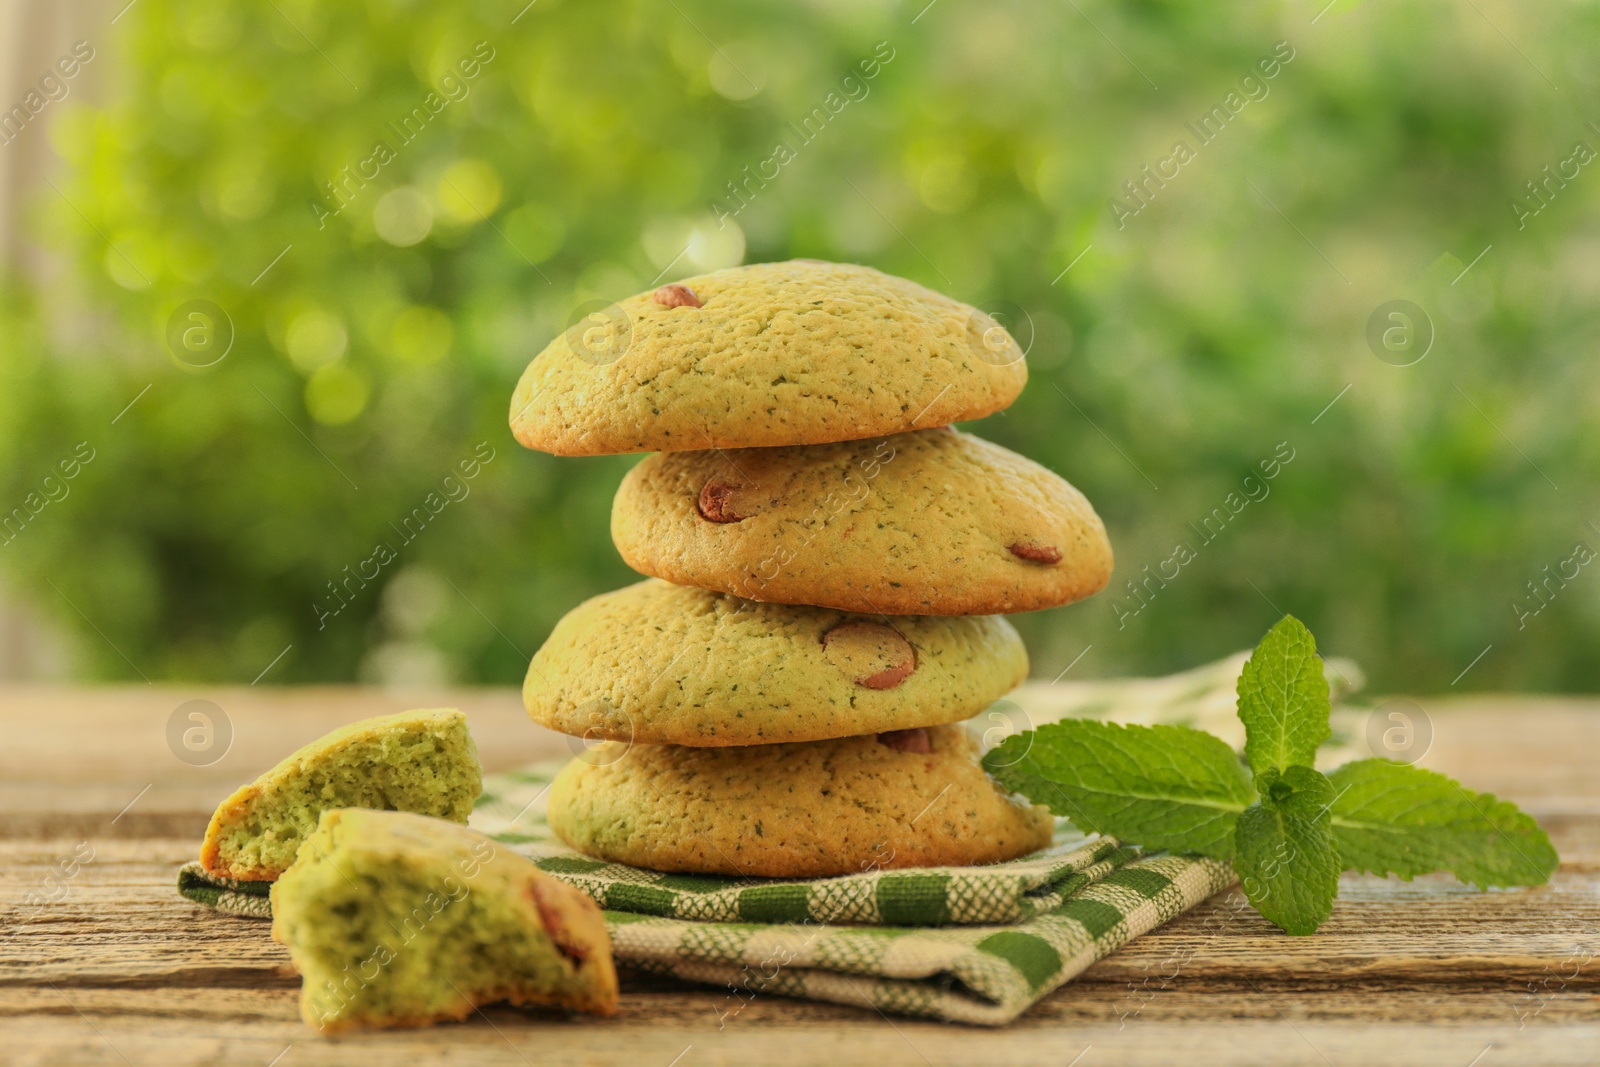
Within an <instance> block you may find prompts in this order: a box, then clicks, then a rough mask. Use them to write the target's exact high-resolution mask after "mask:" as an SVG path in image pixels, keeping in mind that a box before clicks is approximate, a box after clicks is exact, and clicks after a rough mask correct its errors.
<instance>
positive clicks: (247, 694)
mask: <svg viewBox="0 0 1600 1067" xmlns="http://www.w3.org/2000/svg"><path fill="white" fill-rule="evenodd" d="M193 699H207V700H211V701H213V702H214V703H215V704H217V705H218V706H220V707H221V708H222V709H224V710H225V712H226V714H227V717H228V719H229V720H230V721H231V723H232V726H233V731H234V738H233V741H232V745H231V748H229V750H228V752H227V754H226V755H225V756H223V757H222V758H221V759H219V760H217V761H216V762H214V763H212V764H210V765H209V766H191V765H189V764H187V763H184V762H182V761H180V760H179V759H177V758H176V757H175V756H174V755H173V754H172V752H171V751H170V750H169V748H168V743H167V722H168V719H169V717H170V716H171V714H172V713H173V711H174V709H175V708H177V707H178V706H179V705H180V704H182V703H184V702H185V701H188V700H193ZM1424 704H1425V705H1426V706H1427V707H1428V709H1429V711H1430V713H1431V715H1432V718H1433V723H1434V742H1433V748H1432V751H1431V752H1430V753H1429V755H1428V757H1427V759H1426V760H1425V761H1424V765H1426V766H1429V767H1432V768H1434V769H1437V770H1441V771H1444V772H1446V773H1449V774H1453V775H1456V776H1458V777H1460V778H1462V779H1463V780H1465V781H1466V782H1468V783H1470V784H1471V785H1473V786H1474V787H1476V788H1479V789H1485V790H1491V791H1493V792H1495V793H1498V794H1501V795H1503V796H1506V797H1509V798H1511V799H1513V800H1515V801H1517V802H1518V803H1519V804H1521V805H1523V806H1524V807H1525V808H1526V809H1528V810H1529V811H1531V812H1532V813H1533V814H1535V815H1536V816H1537V817H1538V818H1539V819H1540V820H1541V821H1542V822H1543V823H1544V825H1545V827H1546V828H1548V830H1549V831H1550V834H1551V836H1552V837H1553V838H1554V840H1555V843H1556V847H1557V848H1558V849H1559V850H1560V851H1561V855H1562V860H1563V863H1562V865H1561V870H1560V872H1559V873H1558V874H1557V875H1556V877H1555V879H1554V880H1553V881H1552V882H1551V884H1550V885H1549V886H1547V887H1544V888H1542V889H1537V890H1522V891H1513V892H1491V893H1480V892H1475V891H1473V890H1470V889H1467V888H1465V887H1463V886H1460V885H1458V884H1456V883H1455V882H1454V881H1452V880H1451V879H1449V878H1446V877H1430V878H1424V879H1419V880H1418V881H1416V882H1414V883H1409V884H1408V883H1403V882H1399V881H1394V880H1384V879H1379V878H1371V877H1353V876H1349V875H1347V876H1346V877H1345V879H1344V882H1343V884H1342V886H1341V892H1340V897H1339V901H1338V903H1337V905H1336V906H1335V909H1334V913H1333V919H1332V921H1330V922H1329V923H1328V924H1327V925H1326V926H1325V927H1324V928H1323V932H1321V933H1319V934H1318V935H1317V936H1315V937H1310V938H1291V937H1286V936H1284V935H1282V934H1279V933H1278V932H1277V931H1276V930H1274V929H1273V928H1272V927H1270V926H1269V925H1268V924H1267V923H1266V922H1264V921H1263V920H1261V919H1260V918H1259V917H1257V916H1255V915H1254V913H1252V912H1250V911H1249V910H1248V909H1240V908H1239V907H1238V904H1239V898H1238V897H1237V895H1236V892H1237V891H1235V892H1233V893H1224V894H1222V895H1220V896H1218V897H1216V898H1214V899H1213V900H1212V901H1211V902H1210V903H1209V904H1207V905H1204V906H1202V907H1201V908H1198V909H1196V910H1195V911H1193V912H1191V913H1189V914H1188V915H1186V916H1184V917H1182V918H1181V919H1179V920H1177V921H1175V922H1173V923H1171V924H1170V925H1168V926H1166V927H1165V928H1163V929H1161V930H1159V931H1157V932H1155V933H1154V934H1151V935H1149V936H1146V937H1144V938H1141V939H1139V940H1137V941H1136V942H1134V943H1133V944H1132V945H1130V946H1128V947H1127V948H1125V949H1123V950H1122V951H1121V952H1119V953H1117V954H1116V955H1114V956H1112V957H1111V958H1109V959H1107V960H1103V961H1102V962H1100V963H1099V964H1097V965H1096V966H1094V967H1093V968H1091V969H1090V970H1089V971H1088V972H1087V973H1086V974H1084V975H1083V976H1082V977H1081V978H1079V979H1078V980H1077V981H1076V982H1073V983H1070V984H1068V985H1067V986H1065V987H1063V988H1062V989H1060V990H1059V991H1057V992H1056V993H1055V994H1054V995H1052V996H1050V997H1048V998H1047V999H1045V1000H1044V1001H1043V1002H1042V1003H1041V1004H1039V1005H1038V1006H1037V1007H1035V1008H1034V1009H1033V1010H1032V1011H1031V1012H1029V1013H1028V1014H1027V1015H1026V1016H1025V1017H1024V1018H1023V1019H1022V1020H1021V1021H1020V1022H1018V1023H1017V1024H1016V1025H1014V1026H1012V1027H1009V1028H1007V1029H1005V1030H998V1031H994V1030H986V1029H978V1028H972V1027H962V1026H947V1025H940V1024H936V1023H926V1022H916V1021H911V1020H908V1019H902V1018H885V1017H883V1016H881V1015H879V1014H877V1013H875V1012H871V1011H864V1010H857V1009H850V1008H843V1007H835V1006H831V1005H822V1004H811V1003H804V1002H798V1001H792V1000H785V999H781V998H777V997H760V998H757V999H756V1000H755V1001H753V1002H752V1003H751V1004H750V1005H749V1006H748V1007H746V1008H745V1009H744V1010H743V1012H742V1013H740V1014H739V1015H738V1016H737V1017H736V1018H734V1019H732V1020H731V1021H730V1022H728V1024H727V1025H726V1027H725V1028H720V1029H719V1026H718V1014H719V1012H720V1011H721V1010H722V1009H723V1007H724V1006H725V1002H726V990H718V989H714V988H702V987H694V986H688V985H677V984H672V983H667V982H664V981H661V980H657V979H648V978H630V979H628V980H627V981H626V982H625V985H624V996H623V1000H622V1007H621V1011H620V1013H619V1014H618V1015H617V1016H616V1017H615V1018H612V1019H609V1020H602V1021H596V1020H590V1019H572V1018H565V1017H562V1016H560V1015H557V1014H552V1013H541V1012H533V1011H528V1012H523V1011H515V1010H509V1009H491V1010H490V1011H488V1013H487V1018H476V1019H475V1020H474V1021H472V1022H469V1023H466V1024H462V1025H451V1026H443V1027H435V1028H433V1029H431V1030H425V1031H412V1032H390V1033H379V1034H371V1035H362V1036H355V1037H346V1038H340V1039H325V1038H320V1037H317V1036H316V1035H315V1034H314V1033H313V1032H312V1031H311V1030H309V1029H308V1028H306V1027H305V1026H303V1025H302V1024H301V1023H300V1021H299V1019H298V1016H297V1014H296V1003H295V1002H296V995H297V991H298V988H299V980H298V978H297V977H296V976H295V974H294V972H293V970H292V969H291V968H290V967H289V961H288V956H287V954H286V952H285V951H284V950H283V949H282V948H281V947H280V946H278V945H275V944H273V942H272V941H271V940H270V939H269V937H268V932H267V926H266V924H264V923H262V922H260V921H255V920H245V919H234V918H226V917H219V916H216V915H212V914H207V913H204V912H203V911H202V910H201V909H199V908H197V907H195V906H193V905H191V904H189V903H187V902H185V901H184V900H182V899H180V898H179V897H178V896H177V895H176V893H175V892H174V890H173V880H174V879H173V872H174V868H175V867H176V866H177V865H178V864H179V863H181V862H183V861H184V860H187V859H189V858H190V857H192V856H193V855H194V854H195V849H196V844H197V842H198V840H199V838H200V835H201V833H202V831H203V829H204V827H205V823H206V818H207V816H208V815H209V813H210V811H211V809H212V807H213V806H214V805H215V804H216V803H217V801H218V800H220V799H221V798H222V797H223V796H224V795H225V794H226V793H227V792H228V791H229V790H231V789H232V788H233V787H234V786H235V785H236V784H238V783H239V782H241V781H244V780H247V779H249V778H251V777H253V776H254V775H255V774H257V773H259V772H260V771H261V770H262V769H264V768H266V767H267V766H269V765H271V764H272V763H273V762H275V761H276V760H278V759H279V758H281V757H282V756H284V755H285V754H287V753H288V752H289V751H291V750H292V749H293V748H295V747H297V746H298V745H299V744H301V743H302V742H304V741H306V740H309V739H311V738H313V737H316V736H318V735H320V734H321V733H323V732H325V731H326V730H328V729H330V728H332V727H333V726H335V725H338V724H341V723H344V722H348V721H350V720H353V719H356V718H360V717H363V716H366V715H372V714H379V713H383V712H387V711H396V710H400V709H402V708H405V707H416V706H441V705H453V706H458V707H461V708H462V709H463V710H465V711H466V712H467V714H468V716H469V719H470V722H471V724H472V729H473V733H474V735H475V736H476V737H477V739H478V745H479V749H480V751H481V753H482V756H483V760H484V763H485V766H486V767H487V769H488V770H491V771H494V770H501V769H505V768H508V767H512V766H514V765H517V764H519V763H523V762H526V761H530V760H534V759H539V758H545V757H548V756H550V755H552V754H560V753H563V752H565V751H566V748H565V741H564V739H563V738H560V737H559V736H557V735H554V734H550V733H548V732H546V731H543V730H540V729H538V728H536V727H533V726H531V725H530V724H529V723H528V721H527V719H526V716H525V715H524V714H523V712H522V710H521V708H520V706H519V704H518V702H517V699H516V695H515V694H514V693H512V692H510V691H502V690H470V691H457V692H451V693H446V694H431V695H430V694H415V693H407V694H397V693H396V694H385V693H381V692H377V691H374V690H366V689H334V688H328V689H299V690H276V691H275V690H268V689H218V690H179V689H160V688H153V687H140V688H130V689H97V690H85V689H47V688H11V689H0V731H3V743H0V768H3V775H0V782H3V784H0V827H3V828H0V858H3V868H0V870H3V873H0V904H3V905H4V907H5V908H6V911H5V912H4V919H3V922H4V928H3V930H0V1013H3V1017H4V1031H3V1034H4V1036H3V1038H0V1062H3V1063H41V1064H44V1063H48V1064H58V1063H84V1064H88V1063H94V1064H100V1063H104V1064H139V1065H143V1064H160V1065H162V1067H178V1065H180V1064H190V1063H195V1064H200V1063H208V1064H209V1063H219V1062H224V1061H225V1062H227V1063H229V1064H248V1065H260V1067H266V1065H268V1064H277V1065H280V1067H306V1065H309V1064H314V1063H333V1062H340V1063H363V1064H371V1063H384V1064H412V1063H446V1062H449V1063H461V1062H474V1063H478V1062H481V1063H496V1064H511V1065H521V1064H541V1065H542V1064H547V1063H548V1064H558V1063H575V1064H576V1063H583V1064H588V1063H626V1064H629V1065H637V1067H669V1065H673V1067H690V1065H692V1064H707V1063H730V1064H738V1065H741V1067H745V1065H749V1067H756V1065H760V1067H776V1065H781V1064H791V1063H796V1064H798V1063H819V1062H826V1063H831V1064H841V1065H842V1064H858V1063H871V1064H874V1065H882V1067H887V1065H890V1064H902V1063H903V1064H913V1065H917V1064H924V1063H926V1064H934V1063H941V1064H942V1063H956V1064H964V1065H965V1064H999V1065H1005V1067H1013V1065H1018V1064H1024V1063H1034V1062H1038V1063H1052V1064H1067V1063H1076V1064H1079V1065H1081V1067H1096V1065H1102V1064H1147V1063H1149V1064H1164V1065H1171V1064H1184V1065H1188V1064H1195V1063H1237V1064H1257V1063H1259V1064H1271V1065H1274V1067H1278V1065H1283V1064H1298V1063H1306V1064H1329V1065H1341V1067H1342V1065H1345V1064H1350V1065H1357V1064H1361V1065H1365V1064H1377V1063H1389V1064H1427V1065H1429V1067H1435V1065H1445V1067H1468V1065H1469V1064H1470V1065H1474V1067H1500V1065H1502V1064H1533V1063H1559V1064H1579V1063H1600V1004H1597V1002H1596V990H1597V988H1600V981H1597V977H1596V976H1597V975H1600V822H1597V820H1596V816H1597V815H1600V775H1597V774H1596V772H1595V769H1594V761H1595V757H1596V755H1600V701H1594V700H1575V699H1538V698H1528V697H1499V698H1473V699H1468V700H1458V701H1453V702H1449V703H1436V704H1430V703H1428V702H1424ZM90 849H92V851H93V858H92V859H89V860H88V861H87V862H80V863H79V866H80V867H81V869H80V870H79V871H78V873H77V874H76V875H74V876H71V877H65V876H63V875H62V873H61V870H62V869H61V867H60V864H61V863H62V862H63V861H68V868H67V869H69V870H70V869H71V862H70V861H72V860H73V859H74V857H76V858H77V859H78V860H80V861H81V860H82V859H83V858H84V856H86V854H87V852H88V850H90ZM30 893H33V894H38V895H42V896H44V897H45V898H47V899H46V901H45V903H43V904H42V905H41V906H36V907H30V906H24V905H23V904H22V902H23V901H24V900H25V899H31V900H33V901H35V902H36V903H37V901H38V900H39V896H33V897H30V896H29V894H30ZM1185 957H1188V958H1187V962H1185V963H1184V964H1183V965H1182V966H1181V967H1179V966H1176V965H1175V964H1174V961H1175V960H1177V959H1182V958H1185ZM1074 1057H1080V1058H1079V1059H1077V1060H1074V1059H1073V1058H1074Z"/></svg>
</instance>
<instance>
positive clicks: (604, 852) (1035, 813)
mask: <svg viewBox="0 0 1600 1067" xmlns="http://www.w3.org/2000/svg"><path fill="white" fill-rule="evenodd" d="M978 755H979V753H978V746H977V743H976V742H975V741H974V739H973V738H972V736H971V734H969V733H968V732H967V730H966V728H965V727H963V726H959V725H952V726H930V727H926V728H920V729H916V730H907V731H901V732H897V733H889V734H879V735H868V736H865V737H847V738H839V739H836V740H832V741H811V742H805V743H800V744H787V745H752V746H748V747H743V748H687V747H683V746H680V745H634V746H633V747H632V748H628V747H626V746H624V745H622V744H620V743H618V742H606V743H605V744H603V745H600V746H598V747H597V748H595V749H593V750H591V751H590V752H589V753H588V754H587V756H586V757H585V758H583V759H578V760H574V761H573V762H572V763H569V764H568V765H567V766H566V768H565V769H563V770H562V772H561V773H560V774H559V775H557V776H556V780H555V782H554V784H552V785H551V787H550V800H549V811H548V818H549V821H550V828H551V829H552V830H554V831H555V833H556V834H557V835H558V836H559V837H560V838H561V839H562V840H564V841H566V842H567V844H569V845H571V846H572V847H573V848H575V849H577V850H578V851H580V852H584V853H587V854H588V855H591V856H595V857H597V858H599V859H603V860H610V861H613V862H617V863H627V864H632V865H634V866H639V867H649V868H653V869H655V870H659V871H692V872H697V873H702V874H727V875H751V876H761V877H767V878H817V877H827V876H832V875H841V874H854V873H857V872H860V871H866V870H872V869H874V868H898V867H939V866H968V865H972V864H979V863H998V862H1000V861H1001V860H1008V859H1014V858H1015V857H1017V856H1022V855H1026V854H1027V853H1029V852H1033V851H1035V850H1037V849H1041V848H1044V847H1046V846H1047V845H1049V844H1050V839H1051V832H1052V828H1053V826H1054V820H1053V819H1052V818H1051V816H1050V813H1049V812H1048V811H1047V810H1046V809H1044V808H1042V807H1039V806H1037V805H1033V804H1030V803H1028V802H1027V801H1026V800H1024V799H1023V798H1021V797H1019V796H1014V795H1011V794H1008V793H1006V792H1005V791H1004V790H1003V789H1002V788H1001V787H1000V786H999V785H998V784H997V783H996V782H995V781H994V780H993V779H992V778H990V777H989V776H988V774H986V773H985V772H984V770H983V767H982V766H981V765H980V764H979V762H978Z"/></svg>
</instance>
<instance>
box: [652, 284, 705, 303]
mask: <svg viewBox="0 0 1600 1067" xmlns="http://www.w3.org/2000/svg"><path fill="white" fill-rule="evenodd" d="M650 298H651V299H652V300H654V301H655V302H656V303H658V304H660V305H661V306H662V307H669V308H697V307H705V304H704V303H703V302H702V301H701V299H700V298H699V297H698V296H695V295H694V290H693V289H691V288H689V287H688V286H687V285H677V284H673V285H663V286H662V287H661V288H659V289H657V290H656V291H655V292H654V293H651V294H650Z"/></svg>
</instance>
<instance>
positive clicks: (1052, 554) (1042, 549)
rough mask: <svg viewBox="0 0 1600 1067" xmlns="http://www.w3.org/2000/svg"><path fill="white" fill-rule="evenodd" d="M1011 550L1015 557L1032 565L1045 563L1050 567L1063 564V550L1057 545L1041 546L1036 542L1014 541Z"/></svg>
mask: <svg viewBox="0 0 1600 1067" xmlns="http://www.w3.org/2000/svg"><path fill="white" fill-rule="evenodd" d="M1010 550H1011V554H1012V555H1013V556H1016V557H1017V558H1018V559H1025V560H1027V561H1028V562H1030V563H1043V564H1046V565H1047V566H1048V565H1052V564H1056V563H1060V562H1061V550H1060V549H1059V548H1057V547H1056V546H1055V545H1041V544H1039V543H1038V542H1036V541H1013V542H1012V543H1011V545H1010Z"/></svg>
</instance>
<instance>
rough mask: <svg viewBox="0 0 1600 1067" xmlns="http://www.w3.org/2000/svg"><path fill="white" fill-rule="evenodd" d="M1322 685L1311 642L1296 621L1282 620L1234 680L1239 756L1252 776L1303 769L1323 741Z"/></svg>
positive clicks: (1324, 707)
mask: <svg viewBox="0 0 1600 1067" xmlns="http://www.w3.org/2000/svg"><path fill="white" fill-rule="evenodd" d="M1329 710H1330V704H1329V701H1328V681H1327V679H1326V678H1324V677H1323V676H1322V658H1321V657H1320V656H1318V655H1317V643H1316V641H1315V639H1313V638H1312V636H1311V631H1310V630H1307V629H1306V628H1305V626H1304V625H1303V624H1302V623H1301V622H1300V620H1299V619H1297V618H1295V617H1294V616H1293V615H1285V616H1284V617H1283V618H1282V619H1280V620H1279V621H1278V625H1276V626H1274V627H1273V628H1272V629H1271V630H1269V631H1267V636H1265V637H1263V638H1262V639H1261V643H1260V644H1259V645H1257V646H1256V649H1255V651H1254V652H1252V653H1251V654H1250V658H1249V659H1248V660H1247V661H1245V665H1244V671H1243V673H1241V674H1240V675H1239V718H1240V719H1241V720H1242V721H1243V722H1244V737H1245V741H1244V755H1245V759H1246V760H1248V761H1249V762H1250V769H1251V770H1253V771H1255V772H1256V773H1257V774H1260V773H1262V772H1263V771H1265V770H1267V769H1268V768H1274V769H1276V770H1280V771H1281V770H1283V769H1284V768H1286V767H1296V766H1300V767H1309V766H1311V764H1312V762H1313V760H1314V759H1315V757H1316V754H1317V746H1318V745H1320V744H1322V742H1324V741H1326V740H1327V739H1328V734H1329V729H1328V712H1329Z"/></svg>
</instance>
